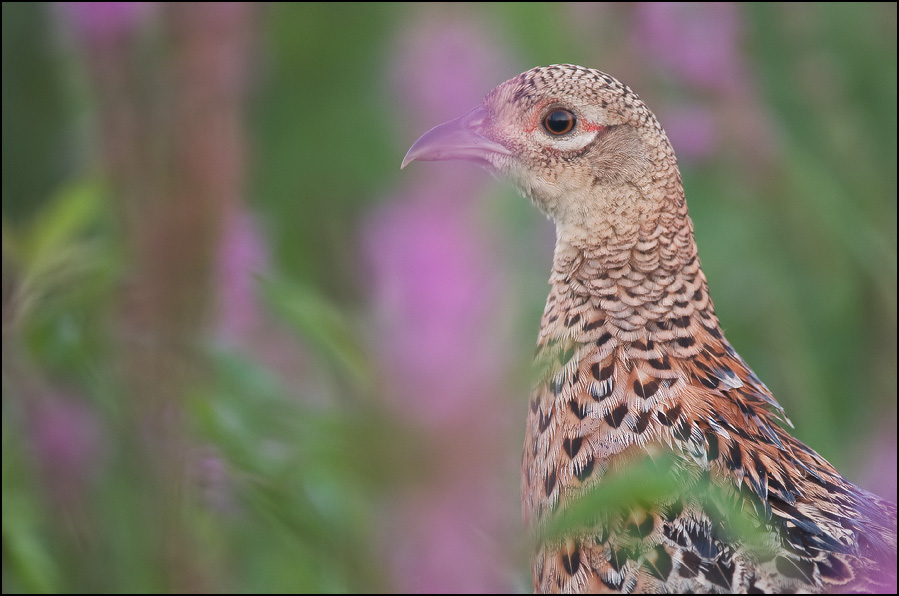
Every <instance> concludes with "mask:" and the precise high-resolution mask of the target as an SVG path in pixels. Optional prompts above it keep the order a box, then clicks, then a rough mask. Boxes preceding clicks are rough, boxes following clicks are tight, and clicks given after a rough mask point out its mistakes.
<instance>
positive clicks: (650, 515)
mask: <svg viewBox="0 0 899 596" xmlns="http://www.w3.org/2000/svg"><path fill="white" fill-rule="evenodd" d="M449 159H457V160H468V161H472V162H475V163H477V164H479V165H481V166H483V167H485V168H486V169H488V170H489V171H491V172H492V173H494V174H496V175H498V176H500V177H504V178H508V179H510V180H511V181H512V182H513V184H514V185H515V186H517V188H518V189H519V190H520V191H521V193H522V194H523V195H525V196H526V197H528V198H530V199H531V201H532V202H533V203H534V204H536V205H537V207H539V208H540V209H541V210H542V211H543V212H545V213H546V214H547V215H548V216H549V217H551V218H552V219H553V220H554V221H555V224H556V248H555V253H554V256H553V267H552V273H551V277H550V286H551V291H550V294H549V297H548V299H547V302H546V308H545V310H544V313H543V318H542V321H541V325H540V333H539V339H538V345H537V353H536V361H537V364H538V369H539V370H540V371H541V373H540V375H539V381H538V382H537V384H536V387H535V389H534V392H533V394H532V397H531V399H530V403H529V407H528V414H527V431H526V438H525V445H524V454H523V458H522V478H521V490H522V508H523V512H524V518H525V522H526V523H527V525H528V526H529V528H530V529H531V531H532V532H533V534H534V536H535V548H534V554H533V557H532V573H533V584H534V589H535V590H536V591H540V592H673V593H676V592H704V593H726V592H733V593H761V592H796V591H799V592H841V593H847V592H887V593H890V592H892V593H895V592H896V507H895V505H892V504H890V503H888V502H886V501H884V500H882V499H880V498H879V497H877V496H875V495H873V494H871V493H869V492H867V491H864V490H862V489H860V488H858V487H857V486H855V485H853V484H852V483H850V482H849V481H848V480H846V479H845V478H843V476H841V475H840V474H839V472H837V471H836V469H834V467H833V466H832V465H831V464H830V463H828V462H827V461H826V460H825V459H824V458H823V457H821V456H820V455H818V454H817V453H816V452H815V451H813V450H812V449H810V448H809V447H807V446H806V445H804V444H803V443H801V442H800V441H798V440H797V439H795V438H793V437H792V436H791V435H790V434H789V433H788V432H787V431H786V430H784V428H783V427H782V426H781V424H782V423H789V421H788V420H787V419H786V418H785V416H784V414H783V410H782V408H781V407H780V405H778V403H777V402H776V401H775V399H774V397H773V396H772V395H771V392H770V391H769V390H768V388H767V387H766V386H765V385H764V384H763V383H762V381H761V380H759V378H758V377H757V376H756V375H755V374H754V373H753V372H752V370H751V369H750V368H749V366H748V365H747V364H746V363H745V362H744V361H743V360H742V359H741V358H740V356H739V355H738V354H737V353H736V351H734V349H733V348H732V347H731V345H730V344H729V343H728V341H727V340H726V339H725V337H724V335H723V333H722V331H721V328H720V326H719V323H718V318H717V316H716V314H715V310H714V308H713V306H712V301H711V298H710V297H709V291H708V287H707V284H706V279H705V276H704V274H703V272H702V269H701V268H700V263H699V258H698V254H697V248H696V242H695V240H694V237H693V224H692V222H691V220H690V218H689V216H688V214H687V205H686V203H685V200H684V191H683V185H682V183H681V177H680V172H679V170H678V167H677V161H676V158H675V155H674V150H673V149H672V147H671V144H670V143H669V141H668V138H667V136H666V135H665V132H664V130H663V129H662V127H661V125H660V124H659V122H658V120H657V119H656V118H655V116H654V115H653V113H652V112H651V111H650V110H649V108H647V107H646V105H645V104H644V103H643V102H642V101H641V100H640V98H639V97H637V95H636V94H635V93H634V92H633V91H631V90H630V89H629V88H628V87H626V86H625V85H623V84H622V83H620V82H619V81H618V80H616V79H614V78H613V77H611V76H609V75H607V74H605V73H602V72H599V71H597V70H593V69H590V68H584V67H581V66H574V65H568V64H561V65H553V66H548V67H542V68H535V69H532V70H529V71H527V72H525V73H523V74H521V75H519V76H517V77H515V78H513V79H511V80H509V81H507V82H505V83H502V84H501V85H499V86H498V87H496V88H495V89H494V90H493V91H491V92H490V93H489V94H488V95H487V97H486V98H485V99H484V101H483V103H482V104H481V105H480V106H478V107H475V108H474V109H473V110H471V111H470V112H468V113H466V114H464V115H463V116H460V117H459V118H456V119H455V120H451V121H449V122H446V123H444V124H441V125H439V126H437V127H436V128H433V129H432V130H430V131H429V132H427V133H426V134H425V135H423V136H422V137H421V138H420V139H419V140H418V141H416V142H415V144H413V145H412V147H411V149H409V152H408V154H407V155H406V157H405V159H404V160H403V167H405V166H406V165H408V164H409V163H410V162H412V161H414V160H449Z"/></svg>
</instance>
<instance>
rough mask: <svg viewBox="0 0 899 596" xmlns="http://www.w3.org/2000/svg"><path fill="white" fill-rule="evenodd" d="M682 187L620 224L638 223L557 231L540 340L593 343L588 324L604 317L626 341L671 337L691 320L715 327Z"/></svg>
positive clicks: (614, 333)
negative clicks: (585, 231) (588, 230)
mask: <svg viewBox="0 0 899 596" xmlns="http://www.w3.org/2000/svg"><path fill="white" fill-rule="evenodd" d="M677 182H678V184H677V185H676V186H675V188H676V190H677V192H674V193H672V194H671V195H670V196H666V197H665V199H663V200H656V201H653V202H652V207H651V208H652V209H653V212H647V211H646V210H647V206H646V205H636V207H635V208H639V209H641V210H644V213H643V214H642V215H643V216H642V217H640V218H633V217H623V218H622V221H623V222H636V223H632V224H625V223H619V224H617V225H616V222H615V220H614V219H611V220H609V221H610V222H611V223H610V225H609V226H606V227H604V228H599V229H597V228H593V230H594V232H593V234H592V235H589V236H588V235H586V234H582V233H580V229H582V226H570V225H558V226H557V241H556V250H555V255H554V259H553V271H552V275H551V277H550V284H551V287H552V289H551V291H550V296H549V299H548V300H547V305H546V311H545V312H544V319H543V325H542V331H541V339H560V338H562V337H565V338H568V339H573V340H575V341H592V340H593V339H594V338H593V335H594V334H595V333H594V332H593V329H591V328H590V326H591V323H592V324H593V325H594V326H595V325H596V321H598V320H600V319H602V320H604V321H605V322H606V323H605V324H604V325H603V327H605V328H606V330H607V331H610V332H612V333H613V335H615V336H616V337H617V339H618V340H619V341H621V342H632V341H638V340H640V341H644V342H645V341H647V340H658V339H662V341H664V340H665V339H670V338H669V336H671V337H674V336H675V333H674V331H676V329H677V324H679V323H681V322H682V321H686V320H690V318H693V320H694V323H695V322H701V324H702V325H703V326H705V327H707V328H716V327H717V326H718V321H717V318H716V317H715V313H714V309H713V306H712V302H711V300H710V298H709V294H708V286H707V283H706V279H705V275H704V274H703V272H702V269H701V268H700V264H699V257H698V254H697V248H696V241H695V239H694V237H693V225H692V222H691V221H690V218H689V216H688V215H687V208H686V203H685V202H684V199H683V191H682V190H681V186H680V184H679V182H680V181H679V179H678V180H677ZM631 204H634V201H631ZM597 230H598V231H597ZM572 321H575V322H574V323H572ZM566 322H567V323H568V324H566ZM672 329H674V331H672Z"/></svg>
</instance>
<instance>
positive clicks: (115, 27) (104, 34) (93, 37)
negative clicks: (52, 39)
mask: <svg viewBox="0 0 899 596" xmlns="http://www.w3.org/2000/svg"><path fill="white" fill-rule="evenodd" d="M155 5H156V3H155V2H59V3H57V7H58V8H59V10H60V12H61V13H62V15H63V17H64V19H65V21H66V22H67V24H68V25H69V26H71V27H72V29H73V30H74V31H75V33H76V34H77V36H78V37H79V38H80V39H81V40H82V41H86V42H104V41H113V40H115V39H117V38H120V37H123V36H126V35H129V34H130V33H131V32H132V31H134V30H135V29H136V28H137V27H139V26H140V25H141V24H142V23H143V22H144V21H145V19H146V18H147V17H148V16H149V15H150V14H151V13H152V11H153V10H154V9H155Z"/></svg>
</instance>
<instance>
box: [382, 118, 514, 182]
mask: <svg viewBox="0 0 899 596" xmlns="http://www.w3.org/2000/svg"><path fill="white" fill-rule="evenodd" d="M488 121H489V117H488V114H487V110H485V109H484V108H483V107H480V106H478V107H477V108H475V109H473V110H471V111H470V112H468V113H466V114H463V115H462V116H459V117H458V118H456V119H454V120H450V121H449V122H444V123H443V124H440V125H439V126H435V127H434V128H432V129H431V130H429V131H428V132H426V133H425V134H423V135H422V137H421V138H420V139H418V140H417V141H415V143H414V144H413V145H412V147H410V148H409V152H408V153H406V157H405V158H403V165H401V166H400V169H403V168H405V167H406V166H407V165H409V163H411V162H413V161H415V160H418V161H437V160H443V159H463V160H467V161H473V162H475V163H477V164H478V165H481V166H486V167H488V168H492V166H493V162H492V161H491V159H490V157H491V156H493V155H497V154H499V155H511V154H512V152H511V151H509V150H508V149H506V147H504V146H503V145H501V144H499V143H497V142H495V141H492V140H490V139H489V138H487V136H486V133H485V131H486V128H487V122H488Z"/></svg>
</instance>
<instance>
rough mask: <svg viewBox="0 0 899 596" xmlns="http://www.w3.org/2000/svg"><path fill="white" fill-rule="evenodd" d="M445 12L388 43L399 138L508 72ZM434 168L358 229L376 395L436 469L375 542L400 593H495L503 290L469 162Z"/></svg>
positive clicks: (500, 519)
mask: <svg viewBox="0 0 899 596" xmlns="http://www.w3.org/2000/svg"><path fill="white" fill-rule="evenodd" d="M446 16H447V15H446V14H445V11H444V10H437V9H435V12H434V14H433V17H434V18H431V19H427V18H426V19H425V20H424V21H421V22H418V23H413V25H412V27H411V28H410V30H409V32H408V34H407V35H406V36H404V37H403V38H402V39H401V41H400V42H399V44H398V50H397V56H396V59H395V61H394V65H393V73H394V74H393V76H391V77H390V79H392V80H393V81H394V82H395V86H394V88H395V89H397V90H398V97H397V101H398V102H399V103H400V105H402V106H403V110H402V113H403V115H404V120H405V122H404V123H407V124H410V125H411V126H414V127H416V128H415V130H414V132H412V129H411V126H410V133H409V136H410V137H411V135H413V134H414V133H415V132H418V133H419V134H420V133H421V132H424V130H425V129H426V128H427V127H429V126H434V125H436V124H438V123H439V122H441V121H442V120H445V119H448V118H451V117H454V116H458V115H460V114H462V113H463V112H465V111H467V110H468V109H470V108H471V107H472V106H474V105H477V103H478V102H480V101H481V99H482V98H483V96H484V94H485V93H486V92H487V91H489V90H490V89H491V88H492V86H493V85H494V84H495V83H496V81H498V80H502V78H503V76H504V74H508V73H502V72H500V68H499V64H501V63H502V59H501V54H500V52H499V51H498V50H497V49H496V48H495V47H493V46H492V45H491V44H490V43H489V42H488V40H490V39H491V37H492V36H491V35H490V34H489V32H486V31H483V32H482V31H480V29H479V27H477V26H476V25H474V24H473V23H472V22H469V21H465V20H460V19H453V18H449V19H448V18H446ZM405 140H406V141H411V139H409V138H407V139H405ZM400 158H401V154H398V155H397V166H399V161H400ZM417 166H421V164H417ZM439 166H440V167H427V164H424V166H423V167H416V168H414V169H410V170H409V171H408V172H407V173H404V176H403V183H404V184H406V186H405V190H404V191H403V192H400V193H397V195H396V198H394V199H393V200H391V201H389V202H385V203H383V204H382V205H381V206H380V207H379V208H378V209H377V210H376V211H375V212H374V213H372V214H371V215H370V217H369V218H368V220H367V221H366V222H365V223H364V226H363V233H362V239H363V240H362V247H361V249H362V251H363V252H364V258H365V261H366V263H367V265H368V271H369V275H370V280H371V283H370V287H371V297H372V305H373V310H374V314H375V318H376V334H375V337H376V342H377V343H376V345H375V346H374V351H373V352H374V354H375V358H376V360H377V363H378V368H379V371H380V373H381V374H380V376H381V380H382V387H383V393H384V398H385V400H386V401H387V402H388V403H389V404H390V405H391V406H392V407H393V408H394V409H395V410H396V411H397V412H400V413H402V415H404V416H405V417H406V418H407V419H410V420H412V421H413V422H414V423H417V424H418V425H420V426H421V427H423V429H425V430H426V432H427V434H428V436H429V437H432V440H433V441H434V443H436V445H434V446H433V447H432V449H434V451H435V452H436V453H438V454H439V456H438V458H437V459H436V461H434V462H433V466H434V468H435V469H439V470H441V473H440V486H438V487H432V486H429V487H427V490H426V491H425V494H420V493H417V494H404V495H398V496H397V498H398V499H399V500H400V502H403V503H406V504H405V505H404V506H403V507H402V511H401V512H393V513H392V518H393V519H394V522H393V523H390V524H388V525H389V529H387V530H385V532H386V533H387V534H388V536H389V537H388V538H387V539H386V540H388V541H389V542H390V543H391V544H392V545H396V544H405V545H407V546H406V547H405V548H403V547H400V548H391V549H389V551H388V552H389V553H390V564H391V568H392V569H393V572H394V576H395V581H396V586H397V590H399V591H426V592H434V591H437V592H446V591H450V592H460V591H461V592H475V591H496V590H500V589H508V586H504V585H503V582H504V581H505V579H506V578H500V577H499V575H500V574H498V573H497V569H502V568H503V563H502V562H499V563H498V562H497V559H498V558H500V557H502V556H504V555H505V551H503V550H502V549H498V548H496V545H492V544H489V543H488V541H486V540H484V539H483V536H484V535H495V533H496V532H495V530H496V529H497V528H499V527H501V526H503V524H504V523H505V522H506V521H507V520H508V519H509V518H510V517H513V518H514V519H515V522H517V521H518V512H517V506H515V503H516V502H517V499H515V500H514V501H513V504H512V506H511V507H508V508H503V507H496V508H495V509H494V510H493V511H492V512H491V513H489V514H488V513H486V511H487V509H486V508H485V503H488V502H490V501H491V498H492V495H495V494H497V492H498V491H497V482H498V476H497V475H496V473H495V472H496V470H495V469H494V468H496V467H497V466H500V465H501V464H500V463H498V462H497V463H493V462H490V461H488V460H487V459H486V458H485V457H484V455H485V454H489V453H501V452H503V450H504V449H505V444H506V443H505V442H504V441H503V432H502V431H503V430H505V429H502V428H497V426H498V423H499V421H501V420H502V419H503V413H502V402H503V398H504V387H503V385H504V380H505V373H504V371H505V370H506V369H507V367H506V366H504V364H505V362H504V356H503V355H505V354H509V353H510V352H512V350H511V348H510V346H508V345H507V344H506V343H504V342H506V341H507V338H508V337H509V335H510V334H509V329H508V324H509V319H508V317H506V316H504V313H505V312H506V311H507V309H506V306H507V299H508V294H510V293H511V292H510V290H509V288H508V287H507V284H506V281H505V277H504V276H503V274H502V272H503V270H504V269H505V268H504V267H502V266H501V264H500V263H499V262H498V259H497V257H496V256H495V254H496V251H495V250H493V247H492V246H491V237H492V236H491V235H490V234H487V233H486V232H485V231H484V229H482V228H481V227H480V226H479V221H478V216H479V213H480V211H479V205H478V202H479V201H480V200H481V199H482V198H483V195H484V194H485V192H484V186H483V184H484V182H485V181H487V180H488V177H487V176H486V175H485V173H484V172H481V171H479V170H477V169H476V168H474V167H471V166H470V165H468V164H440V165H439ZM410 183H411V184H410ZM474 454H477V455H474ZM494 500H495V498H494ZM397 519H402V523H401V524H399V523H396V520H397ZM397 528H401V530H400V531H401V532H402V534H403V535H402V536H400V537H397V536H393V534H395V533H396V531H397Z"/></svg>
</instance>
